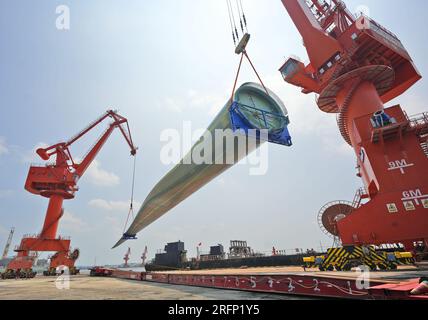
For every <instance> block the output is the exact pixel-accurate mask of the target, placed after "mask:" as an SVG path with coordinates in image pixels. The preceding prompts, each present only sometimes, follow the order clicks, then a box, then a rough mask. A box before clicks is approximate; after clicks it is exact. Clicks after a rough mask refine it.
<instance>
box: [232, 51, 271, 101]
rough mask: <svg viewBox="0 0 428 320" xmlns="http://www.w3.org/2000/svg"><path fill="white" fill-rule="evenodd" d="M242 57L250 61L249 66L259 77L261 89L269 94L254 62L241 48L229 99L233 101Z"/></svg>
mask: <svg viewBox="0 0 428 320" xmlns="http://www.w3.org/2000/svg"><path fill="white" fill-rule="evenodd" d="M244 57H245V58H247V60H248V62H249V63H250V65H251V68H252V69H253V71H254V73H255V74H256V76H257V78H258V79H259V82H260V84H261V85H262V87H263V89H264V90H265V91H266V94H267V95H268V96H270V94H269V91H268V89H267V88H266V86H265V84H264V83H263V80H262V78H261V77H260V75H259V73H258V72H257V70H256V68H255V66H254V64H253V62H252V61H251V59H250V57H249V56H248V53H247V51H246V50H243V51H242V54H241V59H240V61H239V67H238V71H237V73H236V77H235V82H234V84H233V90H232V97H231V101H232V102H233V99H234V97H235V91H236V85H237V83H238V78H239V74H240V73H241V67H242V60H243V59H244Z"/></svg>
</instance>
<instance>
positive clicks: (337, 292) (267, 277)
mask: <svg viewBox="0 0 428 320" xmlns="http://www.w3.org/2000/svg"><path fill="white" fill-rule="evenodd" d="M101 270H103V271H105V272H108V276H109V277H113V278H120V279H128V280H134V281H144V282H151V283H162V284H168V285H172V286H174V285H180V286H190V287H201V288H214V289H221V290H235V291H243V292H257V293H269V294H279V295H286V296H297V297H308V298H320V299H323V298H336V299H357V300H373V299H375V300H391V299H392V300H394V299H401V300H403V299H404V300H428V296H426V295H425V296H412V295H410V291H411V290H412V289H414V288H415V287H416V286H417V284H418V282H419V280H420V279H421V278H424V277H428V269H418V268H416V267H405V268H400V269H399V270H397V271H389V272H370V274H369V275H368V276H369V277H368V278H364V279H363V278H361V276H362V274H361V273H359V272H354V271H352V272H320V271H315V270H312V271H306V272H304V271H303V270H302V269H301V268H296V267H284V268H254V269H239V270H237V269H230V270H206V271H173V272H135V271H124V270H115V269H101ZM364 281H366V282H365V283H364ZM367 281H369V282H367ZM364 284H365V285H364Z"/></svg>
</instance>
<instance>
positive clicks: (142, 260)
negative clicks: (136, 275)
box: [141, 246, 148, 267]
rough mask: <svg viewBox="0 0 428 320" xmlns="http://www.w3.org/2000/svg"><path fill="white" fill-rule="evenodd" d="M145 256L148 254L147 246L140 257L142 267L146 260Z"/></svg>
mask: <svg viewBox="0 0 428 320" xmlns="http://www.w3.org/2000/svg"><path fill="white" fill-rule="evenodd" d="M147 254H148V250H147V246H146V247H145V248H144V252H143V254H142V255H141V265H142V266H143V267H144V266H145V265H146V260H147Z"/></svg>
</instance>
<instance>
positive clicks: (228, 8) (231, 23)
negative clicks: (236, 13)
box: [226, 0, 236, 46]
mask: <svg viewBox="0 0 428 320" xmlns="http://www.w3.org/2000/svg"><path fill="white" fill-rule="evenodd" d="M226 4H227V11H228V13H229V21H230V29H231V30H232V38H233V43H234V45H235V46H236V38H235V31H234V30H233V21H232V13H231V8H230V2H229V0H226Z"/></svg>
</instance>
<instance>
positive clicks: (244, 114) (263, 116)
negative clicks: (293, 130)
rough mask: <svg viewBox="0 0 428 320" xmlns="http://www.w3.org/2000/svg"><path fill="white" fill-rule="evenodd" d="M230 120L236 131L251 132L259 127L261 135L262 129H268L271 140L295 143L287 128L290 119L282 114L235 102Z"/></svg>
mask: <svg viewBox="0 0 428 320" xmlns="http://www.w3.org/2000/svg"><path fill="white" fill-rule="evenodd" d="M249 116H250V117H251V119H249ZM230 120H231V123H232V128H233V130H234V131H239V130H244V131H245V132H246V134H249V133H250V132H249V130H251V129H257V130H256V131H257V132H255V133H256V134H257V135H260V130H267V131H268V141H269V142H272V143H277V144H281V145H286V146H292V144H293V143H292V141H291V136H290V134H289V132H288V128H287V125H288V124H289V123H290V121H289V119H288V117H287V116H284V115H282V114H279V113H274V112H269V111H265V110H262V109H259V108H256V107H252V106H249V105H246V104H242V103H239V102H234V103H233V104H232V106H231V108H230ZM275 122H276V124H275V125H273V124H274V123H275ZM256 126H257V127H256Z"/></svg>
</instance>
